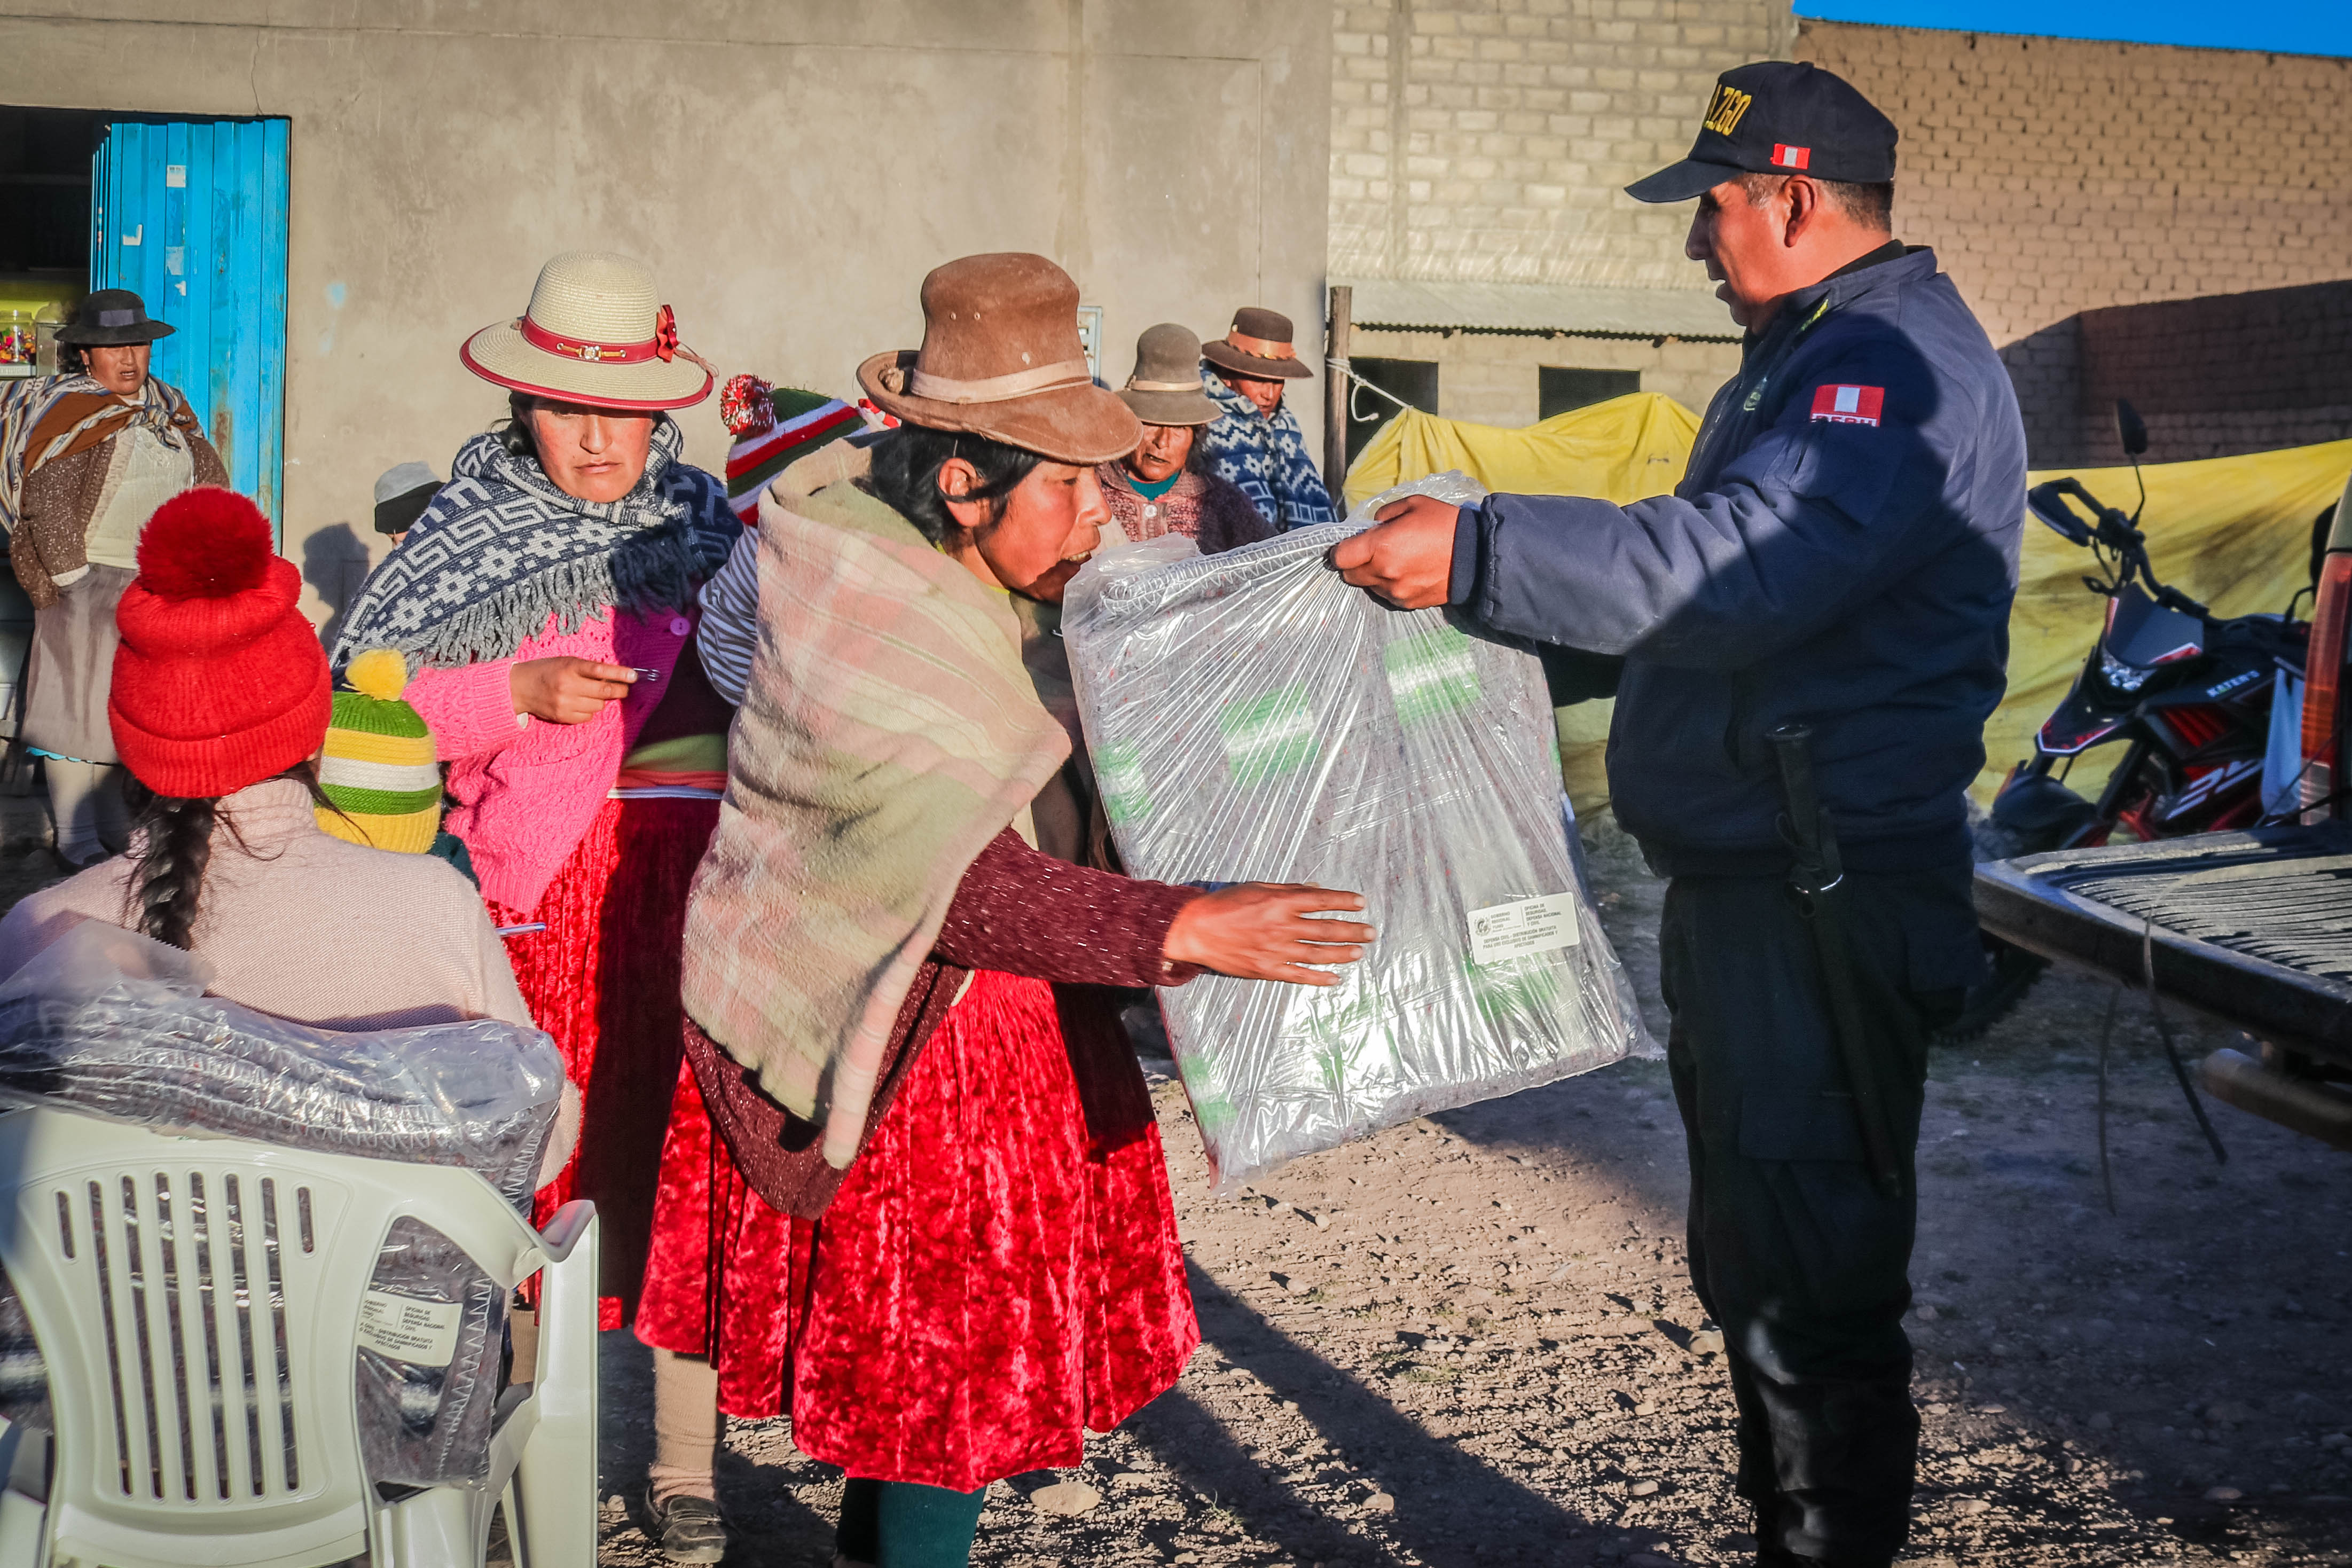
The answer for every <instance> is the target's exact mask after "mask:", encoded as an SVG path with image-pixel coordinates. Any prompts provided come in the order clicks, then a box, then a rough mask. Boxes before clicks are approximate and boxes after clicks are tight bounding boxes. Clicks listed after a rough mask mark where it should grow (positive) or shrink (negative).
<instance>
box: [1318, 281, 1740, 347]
mask: <svg viewBox="0 0 2352 1568" xmlns="http://www.w3.org/2000/svg"><path fill="white" fill-rule="evenodd" d="M1334 281H1339V282H1345V281H1347V279H1334ZM1352 287H1353V289H1354V290H1355V298H1354V300H1353V303H1352V305H1351V308H1350V315H1351V317H1352V319H1353V320H1354V321H1355V323H1356V325H1358V326H1360V327H1373V328H1380V329H1383V330H1386V331H1445V330H1448V329H1451V330H1453V331H1474V332H1577V333H1583V334H1588V335H1592V336H1601V337H1623V338H1665V337H1672V338H1696V339H1701V340H1711V341H1719V342H1738V338H1739V329H1738V326H1736V325H1734V324H1733V322H1732V320H1731V317H1730V315H1729V313H1728V312H1727V311H1726V310H1725V309H1724V306H1723V302H1722V301H1721V300H1717V298H1716V297H1715V295H1714V293H1713V292H1712V291H1711V290H1710V291H1705V292H1702V291H1701V290H1698V289H1596V288H1583V287H1579V286H1576V285H1573V284H1560V285H1545V284H1535V283H1440V282H1419V281H1408V280H1403V279H1384V278H1375V279H1365V280H1363V281H1361V282H1357V283H1354V284H1353V285H1352Z"/></svg>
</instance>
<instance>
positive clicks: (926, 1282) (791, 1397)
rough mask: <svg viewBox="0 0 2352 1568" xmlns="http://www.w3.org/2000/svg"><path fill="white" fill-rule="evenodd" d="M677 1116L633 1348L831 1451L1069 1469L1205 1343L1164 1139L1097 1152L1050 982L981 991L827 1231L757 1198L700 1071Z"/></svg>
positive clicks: (953, 1015)
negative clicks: (679, 1367)
mask: <svg viewBox="0 0 2352 1568" xmlns="http://www.w3.org/2000/svg"><path fill="white" fill-rule="evenodd" d="M689 1100H691V1101H692V1102H693V1110H692V1111H691V1112H690V1113H689V1112H688V1111H687V1110H686V1106H687V1103H688V1101H689ZM677 1108H678V1109H677V1113H676V1114H674V1115H673V1117H672V1120H671V1129H670V1138H669V1142H668V1144H667V1147H666V1149H665V1150H664V1152H663V1157H662V1184H661V1194H660V1198H659V1201H658V1203H657V1205H656V1223H655V1226H654V1243H653V1255H652V1258H651V1259H650V1261H649V1263H648V1265H647V1268H646V1289H645V1297H644V1300H643V1303H642V1305H641V1306H640V1308H639V1310H638V1312H637V1320H636V1331H637V1336H638V1338H640V1339H642V1340H644V1341H645V1342H646V1343H647V1344H650V1345H653V1346H656V1348H660V1349H667V1350H671V1351H676V1352H681V1353H683V1354H688V1355H708V1356H709V1357H710V1358H711V1360H712V1361H713V1363H716V1365H717V1367H718V1369H719V1407H720V1408H721V1409H723V1410H725V1411H726V1412H727V1413H728V1414H730V1415H741V1416H764V1415H779V1414H789V1415H791V1416H792V1418H793V1442H794V1443H795V1444H797V1445H798V1446H799V1447H800V1449H801V1451H802V1452H803V1453H805V1454H807V1455H809V1456H810V1457H812V1458H818V1459H823V1460H825V1461H826V1462H828V1463H831V1464H835V1465H839V1466H841V1467H842V1468H844V1469H845V1470H847V1471H848V1472H849V1473H850V1474H851V1475H853V1476H865V1477H872V1478H875V1479H881V1480H893V1481H916V1482H920V1483H921V1484H923V1485H926V1486H935V1487H947V1488H950V1489H954V1490H957V1491H970V1490H971V1489H973V1488H975V1487H979V1486H981V1485H982V1484H984V1483H986V1482H988V1481H992V1480H995V1479H1000V1478H1003V1477H1005V1476H1013V1475H1019V1474H1021V1473H1022V1472H1024V1471H1026V1470H1034V1469H1040V1468H1047V1467H1067V1466H1072V1465H1076V1464H1078V1463H1080V1462H1081V1460H1082V1458H1083V1457H1084V1440H1085V1434H1086V1430H1087V1428H1092V1429H1093V1430H1095V1431H1097V1432H1106V1431H1108V1430H1109V1429H1110V1428H1111V1427H1113V1426H1117V1425H1118V1423H1119V1422H1120V1421H1122V1420H1125V1419H1126V1418H1127V1417H1128V1416H1129V1415H1131V1414H1133V1413H1134V1412H1135V1411H1136V1410H1137V1409H1138V1408H1139V1407H1140V1406H1141V1405H1144V1404H1145V1403H1146V1402H1147V1401H1149V1400H1150V1399H1152V1398H1153V1397H1154V1396H1156V1395H1158V1394H1160V1393H1162V1392H1164V1391H1165V1390H1167V1389H1168V1388H1170V1387H1171V1386H1172V1385H1173V1384H1175V1382H1176V1377H1177V1374H1178V1373H1180V1372H1181V1371H1182V1369H1183V1366H1184V1363H1185V1361H1186V1359H1187V1358H1189V1357H1190V1356H1191V1355H1192V1351H1193V1349H1194V1347H1195V1346H1197V1345H1198V1344H1199V1343H1200V1341H1201V1335H1200V1329H1199V1327H1198V1325H1197V1324H1196V1323H1195V1321H1193V1317H1192V1292H1191V1291H1190V1289H1188V1288H1187V1287H1186V1285H1185V1282H1184V1258H1183V1251H1182V1247H1181V1244H1180V1242H1179V1241H1178V1238H1177V1234H1176V1210H1175V1203H1174V1200H1173V1199H1172V1198H1171V1195H1170V1194H1169V1190H1168V1170H1167V1164H1166V1162H1165V1160H1164V1158H1163V1157H1162V1154H1161V1152H1160V1133H1159V1129H1157V1128H1156V1127H1147V1128H1146V1129H1145V1130H1144V1131H1143V1135H1142V1136H1140V1137H1138V1138H1135V1139H1133V1140H1131V1141H1129V1142H1126V1143H1124V1144H1122V1145H1121V1146H1119V1147H1118V1148H1115V1149H1110V1150H1108V1151H1105V1150H1101V1149H1097V1148H1095V1147H1092V1146H1090V1141H1089V1139H1088V1137H1087V1128H1086V1120H1085V1116H1084V1113H1083V1112H1082V1110H1080V1107H1079V1103H1078V1091H1077V1081H1076V1078H1075V1077H1074V1076H1073V1074H1072V1072H1071V1069H1070V1062H1069V1054H1068V1051H1067V1049H1066V1047H1065V1046H1064V1045H1063V1043H1062V1034H1061V1027H1060V1025H1059V1024H1058V1023H1057V1022H1056V1020H1055V1012H1054V995H1053V990H1052V988H1051V987H1050V986H1048V985H1047V984H1045V982H1043V981H1039V980H1026V979H1020V978H1016V977H1014V976H1013V975H1009V974H999V973H991V972H986V971H983V972H982V973H978V974H976V975H974V976H973V977H972V983H971V988H970V989H969V990H968V991H967V992H966V993H965V994H964V995H963V997H962V999H961V1001H959V1002H958V1003H957V1004H956V1005H955V1006H954V1008H953V1009H952V1010H951V1011H950V1013H949V1014H948V1016H947V1018H946V1020H945V1021H944V1022H943V1023H941V1025H940V1028H939V1031H938V1033H937V1034H935V1035H934V1036H933V1037H931V1039H930V1040H929V1043H927V1044H926V1045H925V1046H924V1047H923V1049H922V1052H921V1054H920V1055H919V1056H918V1057H917V1058H915V1065H914V1067H913V1068H910V1069H909V1071H908V1077H907V1081H906V1083H905V1084H904V1085H903V1086H902V1087H901V1088H900V1089H899V1091H898V1097H897V1099H895V1100H893V1101H892V1102H891V1105H890V1109H889V1110H888V1111H887V1112H886V1113H885V1114H884V1116H883V1118H882V1121H881V1124H880V1125H879V1126H878V1127H877V1128H876V1130H875V1133H874V1138H873V1140H872V1142H870V1143H868V1144H867V1146H866V1152H864V1153H862V1154H860V1155H859V1156H858V1158H857V1162H856V1164H854V1165H852V1166H851V1167H850V1170H849V1175H848V1178H847V1180H846V1181H845V1182H844V1183H843V1184H842V1187H841V1191H840V1193H839V1194H838V1195H837V1196H835V1199H834V1201H833V1205H832V1206H831V1207H830V1208H828V1209H827V1210H826V1211H825V1213H824V1217H823V1218H821V1219H819V1220H816V1221H814V1222H811V1221H806V1220H793V1219H788V1218H786V1217H785V1216H784V1215H781V1214H779V1213H777V1212H776V1211H775V1210H774V1209H772V1208H770V1207H769V1206H768V1205H766V1204H765V1203H764V1202H762V1201H761V1199H760V1198H759V1197H757V1196H756V1195H754V1194H752V1193H751V1190H750V1189H749V1188H748V1187H746V1186H745V1185H744V1184H743V1183H742V1181H741V1179H740V1177H739V1176H737V1175H736V1173H735V1169H734V1165H733V1163H732V1162H731V1161H730V1159H729V1157H728V1154H727V1151H726V1147H725V1145H724V1143H723V1142H720V1141H719V1140H717V1139H716V1138H714V1137H713V1136H712V1134H711V1131H710V1127H709V1121H707V1119H705V1118H704V1117H703V1115H702V1113H701V1105H700V1095H699V1094H698V1092H697V1090H696V1089H695V1087H694V1079H693V1076H692V1075H691V1073H686V1072H681V1073H680V1075H679V1077H678V1080H677Z"/></svg>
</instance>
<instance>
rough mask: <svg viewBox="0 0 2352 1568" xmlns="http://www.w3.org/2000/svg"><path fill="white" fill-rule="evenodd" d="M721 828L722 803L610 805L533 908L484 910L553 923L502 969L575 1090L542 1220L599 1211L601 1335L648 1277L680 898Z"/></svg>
mask: <svg viewBox="0 0 2352 1568" xmlns="http://www.w3.org/2000/svg"><path fill="white" fill-rule="evenodd" d="M717 826H719V803H718V802H717V801H716V800H658V799H656V800H608V801H606V802H605V803H604V808H603V809H602V810H600V811H599V812H597V814H596V819H595V821H593V823H591V824H590V825H589V827H588V831H587V833H586V834H584V835H583V837H581V840H580V843H579V845H578V847H575V848H574V849H573V850H572V856H571V858H569V859H567V860H566V861H564V863H563V868H562V870H561V871H559V872H557V873H556V876H555V880H554V881H552V882H551V883H549V884H548V888H547V891H546V892H545V893H543V894H541V896H540V900H539V906H538V908H536V909H533V910H529V911H525V910H518V909H514V908H512V907H510V906H509V905H506V904H502V903H500V902H499V901H498V900H495V899H490V900H485V902H487V903H488V906H489V910H490V918H491V919H492V920H493V921H496V922H497V923H498V924H499V925H502V926H509V925H523V924H526V923H528V922H530V921H546V922H547V929H546V930H545V931H534V932H531V933H530V934H529V935H526V936H519V937H510V938H509V939H508V942H507V957H508V958H509V961H511V962H512V963H513V964H514V972H515V984H517V985H518V986H520V988H521V991H522V999H523V1001H524V1002H525V1003H527V1004H529V1005H530V1016H532V1018H534V1019H535V1020H537V1021H538V1024H539V1026H540V1027H541V1028H542V1029H544V1030H546V1031H547V1032H548V1033H549V1034H550V1035H552V1036H554V1037H555V1044H556V1047H557V1048H558V1049H560V1050H561V1051H562V1053H563V1067H564V1071H565V1073H566V1074H567V1075H568V1076H569V1077H570V1078H571V1079H572V1082H573V1083H574V1084H576V1085H578V1086H579V1089H580V1098H581V1118H580V1143H579V1147H578V1148H577V1149H575V1150H574V1151H573V1152H572V1163H570V1164H568V1165H566V1166H565V1167H564V1168H563V1173H562V1174H561V1175H559V1176H558V1177H556V1179H555V1181H554V1183H553V1184H551V1185H550V1186H548V1187H546V1188H545V1189H543V1190H542V1191H541V1193H540V1194H539V1202H538V1207H537V1210H536V1217H537V1219H538V1221H539V1222H540V1223H541V1224H542V1225H543V1224H545V1223H546V1222H547V1219H548V1217H549V1216H550V1215H553V1214H554V1212H555V1211H556V1210H557V1209H558V1208H560V1207H561V1206H562V1205H564V1204H566V1203H569V1202H570V1201H571V1200H572V1199H573V1198H589V1199H593V1201H594V1203H595V1205H596V1215H597V1221H598V1226H597V1228H598V1232H599V1240H598V1250H599V1255H600V1258H601V1259H602V1262H601V1268H600V1273H601V1276H602V1279H601V1281H600V1289H601V1294H602V1300H600V1301H599V1303H598V1312H597V1317H598V1320H599V1321H598V1325H597V1326H598V1327H600V1328H606V1329H617V1328H619V1327H620V1326H621V1325H622V1324H623V1323H625V1322H626V1321H628V1317H629V1314H630V1313H631V1312H632V1311H633V1310H635V1306H636V1298H637V1288H638V1285H639V1283H640V1281H641V1280H642V1279H643V1278H644V1276H645V1268H646V1246H647V1242H648V1239H649V1234H650V1232H651V1230H652V1227H653V1223H654V1189H655V1187H656V1184H657V1183H658V1181H659V1173H660V1166H661V1152H662V1144H663V1142H664V1138H665V1135H666V1133H667V1126H668V1120H669V1111H670V1109H671V1106H670V1090H671V1088H672V1086H673V1085H675V1084H676V1083H677V1076H678V1068H679V1064H680V1061H681V1058H682V1052H683V1046H682V1043H681V1039H680V1031H681V1030H682V1029H683V1028H684V1027H685V1022H686V1013H685V1009H684V1007H683V1006H682V1005H681V1004H680V1003H679V1000H678V986H679V983H680V981H679V970H680V968H681V966H682V961H683V952H684V945H685V935H686V894H687V889H688V886H689V885H690V884H691V883H692V881H693V880H694V868H695V867H696V866H697V865H698V864H699V863H700V861H701V859H702V852H703V850H704V849H705V848H706V847H709V843H710V835H711V833H712V831H713V830H714V829H715V828H716V827H717ZM694 1109H695V1110H696V1111H697V1112H699V1111H700V1110H701V1101H700V1100H696V1101H695V1106H694Z"/></svg>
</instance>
